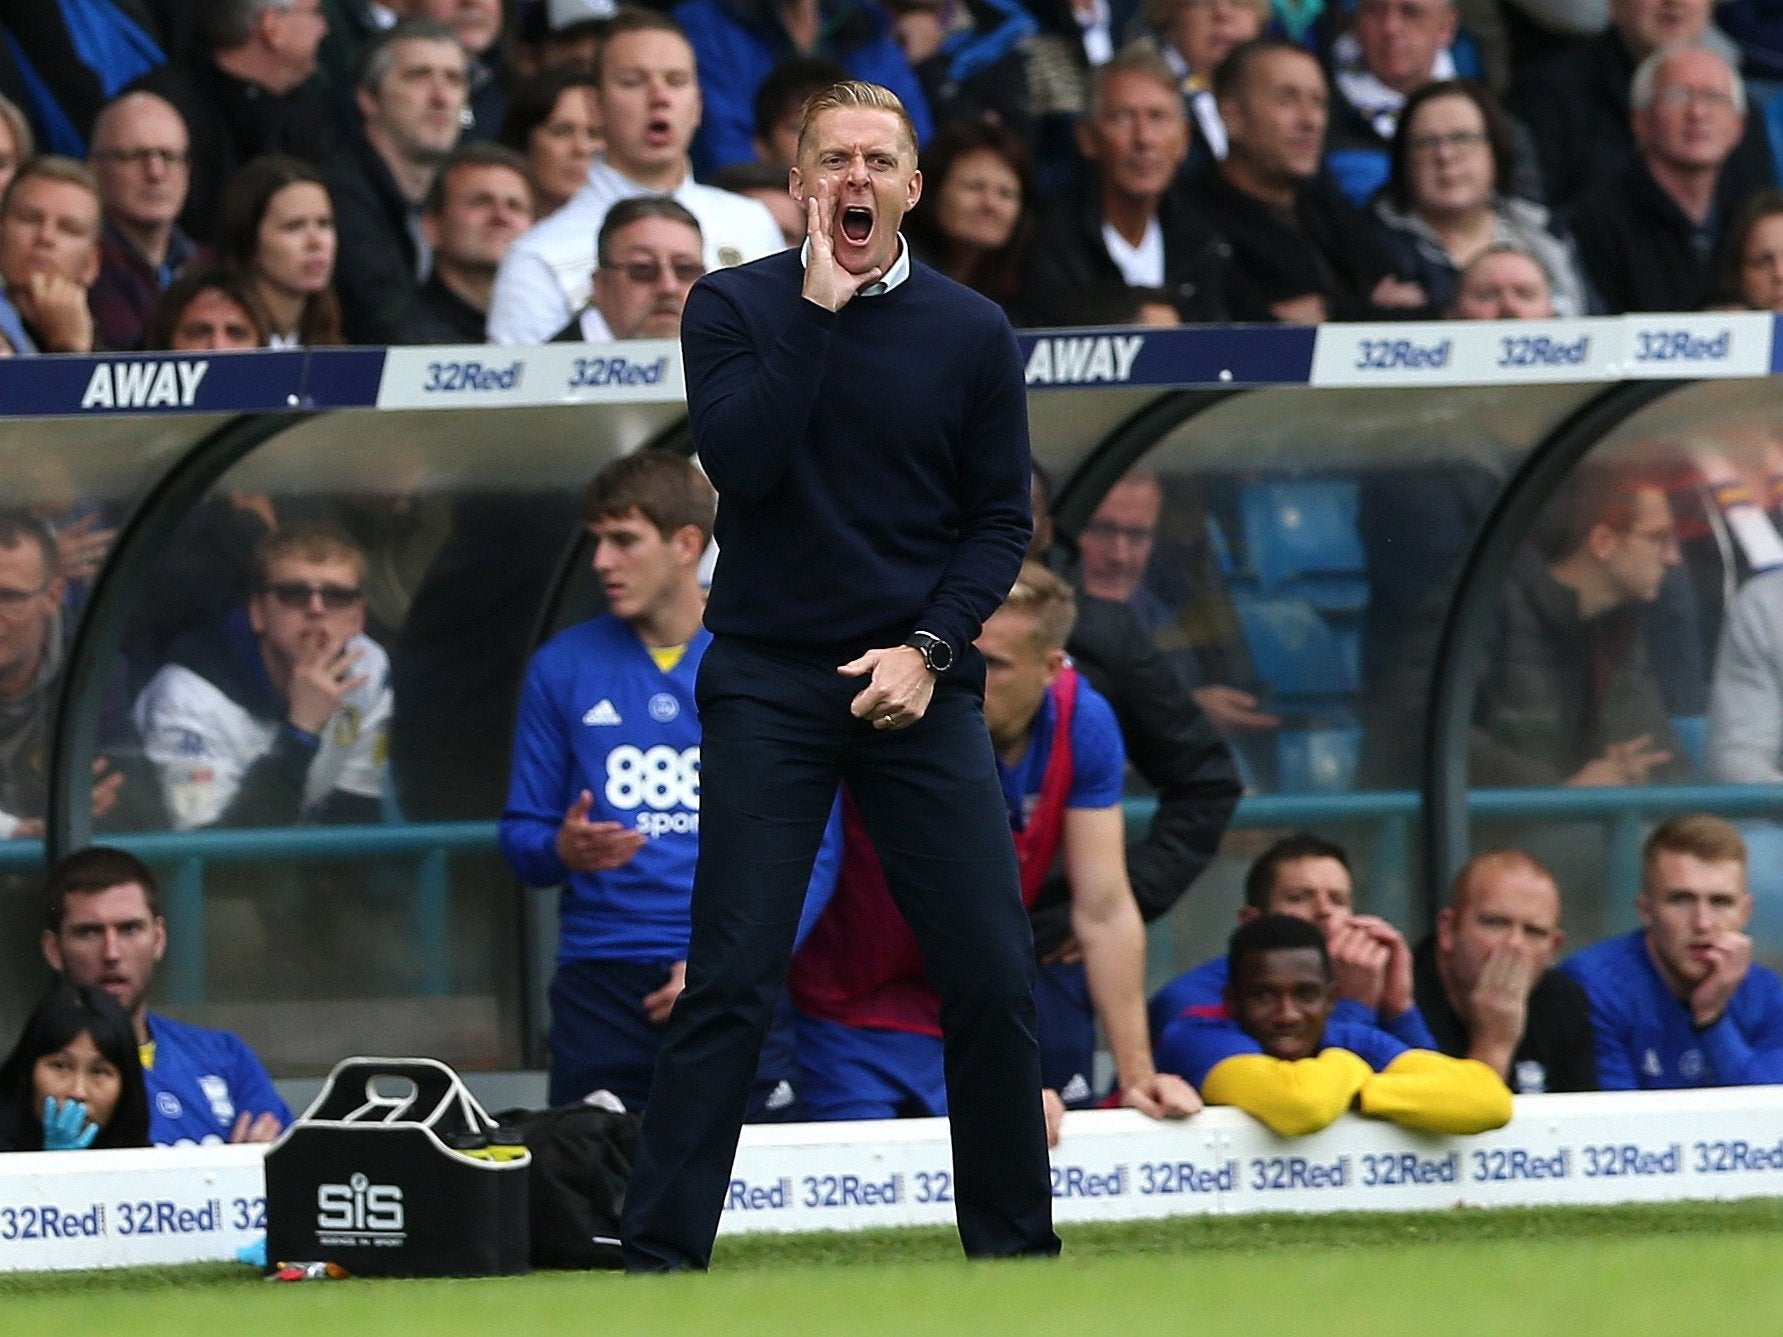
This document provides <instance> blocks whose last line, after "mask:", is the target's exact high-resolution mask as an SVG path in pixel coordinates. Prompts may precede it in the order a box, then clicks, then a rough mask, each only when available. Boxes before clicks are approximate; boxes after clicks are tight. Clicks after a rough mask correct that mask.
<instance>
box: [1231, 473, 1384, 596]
mask: <svg viewBox="0 0 1783 1337" xmlns="http://www.w3.org/2000/svg"><path fill="white" fill-rule="evenodd" d="M1358 505H1359V500H1358V492H1357V488H1356V484H1355V483H1354V482H1353V481H1351V480H1349V479H1338V478H1306V479H1294V480H1289V481H1283V482H1271V483H1252V484H1249V485H1248V486H1246V487H1245V488H1244V489H1243V490H1242V491H1241V492H1240V494H1239V499H1238V507H1239V522H1240V524H1241V525H1242V527H1243V531H1244V546H1245V553H1246V555H1247V558H1248V560H1249V566H1250V570H1251V573H1252V575H1253V576H1254V577H1255V579H1256V582H1257V589H1258V590H1259V592H1261V593H1263V594H1266V595H1268V594H1288V593H1291V594H1295V595H1298V596H1300V597H1301V598H1303V599H1306V600H1308V601H1309V602H1311V603H1312V604H1313V605H1314V606H1315V607H1318V608H1321V609H1326V610H1330V611H1341V612H1358V611H1360V610H1361V608H1362V607H1363V605H1364V604H1366V603H1367V602H1368V578H1367V567H1368V562H1367V558H1366V556H1365V555H1364V553H1363V551H1362V538H1361V534H1360V533H1359V531H1358V530H1357V526H1356V517H1357V510H1358Z"/></svg>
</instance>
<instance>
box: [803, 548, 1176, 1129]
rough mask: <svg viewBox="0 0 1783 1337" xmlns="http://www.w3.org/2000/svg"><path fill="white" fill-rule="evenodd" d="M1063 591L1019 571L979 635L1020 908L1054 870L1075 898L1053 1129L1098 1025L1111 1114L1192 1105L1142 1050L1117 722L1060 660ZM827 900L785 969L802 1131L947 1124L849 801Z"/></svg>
mask: <svg viewBox="0 0 1783 1337" xmlns="http://www.w3.org/2000/svg"><path fill="white" fill-rule="evenodd" d="M1075 617H1076V606H1075V601H1074V599H1073V596H1072V593H1071V589H1070V587H1069V586H1068V585H1066V584H1065V583H1064V582H1063V581H1062V580H1060V579H1059V578H1058V577H1057V576H1055V575H1053V574H1052V573H1051V572H1050V571H1048V570H1046V569H1045V568H1044V567H1042V566H1040V565H1038V564H1036V563H1034V562H1028V563H1027V564H1025V565H1024V566H1023V567H1022V572H1021V576H1020V578H1019V579H1018V580H1017V581H1016V584H1015V588H1014V589H1013V590H1012V591H1011V592H1010V595H1009V599H1008V601H1007V602H1006V603H1005V604H1004V605H1003V607H1002V608H1000V609H999V610H998V611H997V612H996V613H994V614H993V615H992V616H991V617H990V619H989V620H988V621H987V622H986V623H985V624H984V631H983V633H982V634H981V635H980V637H979V639H978V642H977V645H978V649H979V652H980V653H981V654H982V655H983V656H984V660H985V700H984V715H985V723H986V725H987V726H988V727H989V729H990V735H991V742H992V743H993V744H994V746H995V748H996V752H997V770H998V773H999V776H1000V778H1001V779H1002V782H1003V795H1004V799H1005V801H1006V802H1007V804H1008V808H1009V825H1010V830H1011V832H1012V834H1013V836H1014V839H1015V848H1016V855H1017V860H1018V862H1019V864H1020V868H1021V887H1022V897H1023V900H1024V901H1025V902H1031V901H1032V900H1033V898H1034V897H1035V895H1036V894H1038V892H1039V890H1040V884H1041V882H1042V881H1043V880H1044V878H1045V877H1046V874H1047V872H1048V871H1049V870H1050V869H1051V868H1052V866H1053V863H1054V861H1055V859H1060V858H1062V859H1063V861H1064V868H1065V872H1066V875H1067V878H1068V880H1069V882H1070V886H1071V919H1072V930H1073V932H1074V933H1075V935H1076V937H1077V939H1078V941H1079V942H1080V943H1081V944H1082V946H1083V961H1082V963H1081V964H1079V965H1073V966H1047V967H1045V968H1043V969H1042V971H1041V978H1040V983H1039V986H1038V989H1037V991H1036V998H1035V1001H1036V1003H1037V1004H1038V1007H1039V1014H1040V1026H1039V1030H1040V1046H1041V1075H1042V1080H1043V1082H1044V1084H1045V1086H1046V1087H1047V1089H1048V1091H1049V1093H1051V1094H1050V1095H1049V1098H1048V1102H1047V1104H1048V1112H1049V1115H1051V1116H1053V1117H1050V1118H1049V1130H1050V1131H1051V1132H1052V1133H1053V1135H1054V1137H1055V1138H1056V1135H1057V1127H1058V1121H1057V1115H1058V1114H1060V1113H1061V1112H1062V1110H1063V1107H1064V1105H1065V1104H1066V1103H1070V1104H1073V1105H1077V1104H1087V1103H1089V1102H1090V1100H1091V1099H1092V1097H1093V1095H1094V1094H1095V1093H1094V1091H1093V1076H1094V1075H1093V1070H1092V1060H1093V1057H1094V1049H1095V1022H1096V1020H1097V1019H1099V1020H1100V1021H1101V1023H1102V1028H1103V1031H1104V1033H1105V1035H1106V1037H1107V1041H1108V1047H1109V1049H1110V1050H1111V1051H1112V1053H1113V1055H1114V1062H1115V1069H1116V1074H1117V1076H1116V1085H1117V1089H1118V1091H1119V1093H1120V1103H1122V1104H1123V1105H1131V1106H1133V1107H1134V1108H1136V1109H1139V1110H1142V1111H1144V1112H1145V1113H1147V1114H1150V1115H1152V1116H1153V1117H1154V1118H1181V1117H1183V1116H1186V1115H1188V1114H1192V1113H1193V1112H1194V1111H1195V1110H1197V1109H1198V1108H1200V1101H1199V1099H1197V1097H1196V1096H1195V1093H1194V1091H1193V1089H1192V1088H1190V1087H1189V1085H1188V1084H1187V1083H1186V1082H1183V1081H1181V1080H1180V1079H1178V1078H1176V1077H1173V1076H1171V1075H1169V1074H1162V1075H1161V1074H1159V1073H1158V1072H1157V1070H1156V1069H1155V1068H1154V1067H1153V1066H1152V1059H1151V1051H1150V1045H1149V1043H1148V1041H1147V1038H1146V1025H1145V1014H1144V998H1143V978H1144V969H1145V931H1144V928H1143V926H1142V924H1141V922H1140V917H1139V910H1138V906H1137V905H1136V904H1135V902H1134V900H1133V893H1132V889H1131V888H1130V887H1129V886H1128V883H1127V869H1126V847H1125V839H1124V835H1123V818H1122V813H1121V807H1120V799H1121V782H1122V771H1123V769H1124V767H1125V762H1126V757H1125V750H1124V748H1123V747H1122V744H1121V736H1120V730H1119V727H1118V726H1117V725H1116V723H1115V718H1114V712H1113V710H1112V709H1111V708H1110V707H1109V705H1108V703H1107V701H1105V700H1104V699H1103V698H1102V697H1101V696H1100V695H1099V694H1098V693H1097V692H1096V690H1095V689H1094V688H1093V687H1091V686H1090V685H1089V684H1088V683H1087V682H1085V681H1084V680H1083V679H1081V678H1080V677H1079V676H1078V674H1077V671H1076V670H1075V669H1073V668H1072V667H1071V666H1070V665H1069V664H1068V663H1067V662H1066V658H1065V651H1064V646H1065V639H1066V637H1067V636H1068V635H1069V634H1070V631H1071V625H1072V623H1073V621H1074V620H1075ZM844 816H845V822H846V825H845V838H844V845H843V862H842V872H841V876H840V879H839V882H838V885H837V888H836V894H835V897H834V899H833V900H832V901H831V902H830V905H829V907H828V909H827V910H826V911H825V913H824V916H823V918H822V919H820V920H819V921H818V923H817V926H816V927H815V928H814V929H813V930H812V932H811V936H810V937H809V939H807V941H806V943H805V945H804V947H803V948H802V949H801V950H800V952H799V954H798V955H797V956H796V957H795V958H794V960H793V967H792V974H791V980H790V982H791V987H792V993H793V1000H794V1002H795V1003H796V1005H797V1007H798V1009H799V1017H798V1026H799V1049H800V1061H801V1065H802V1068H803V1070H804V1073H805V1083H806V1086H805V1088H804V1090H805V1092H806V1093H811V1092H814V1093H815V1097H814V1098H811V1097H810V1096H809V1095H808V1096H807V1101H806V1107H805V1113H806V1116H807V1117H809V1118H814V1119H870V1118H894V1117H898V1116H900V1115H942V1114H945V1113H946V1112H947V1096H946V1088H945V1084H944V1082H943V1074H942V1045H941V1038H940V1037H941V1025H940V1003H939V1000H938V999H937V997H936V995H935V992H934V990H933V989H932V988H931V987H930V985H929V982H928V978H927V976H926V974H925V972H924V970H923V962H922V957H921V954H920V953H919V951H918V950H917V945H916V939H915V937H914V936H913V935H912V934H911V932H910V930H909V928H908V927H907V926H906V924H905V922H904V919H903V917H902V915H901V914H900V913H899V911H898V908H897V906H896V904H895V903H894V902H893V899H892V895H891V893H890V891H889V890H888V888H887V885H886V880H885V876H884V873H883V871H882V870H881V868H880V866H879V860H878V857H877V855H875V853H874V851H873V847H872V844H871V842H870V841H869V840H868V838H867V835H866V831H865V829H864V828H863V827H862V825H861V823H860V821H859V819H858V818H857V817H856V816H855V815H854V812H853V808H852V805H851V804H847V803H846V801H845V806H844Z"/></svg>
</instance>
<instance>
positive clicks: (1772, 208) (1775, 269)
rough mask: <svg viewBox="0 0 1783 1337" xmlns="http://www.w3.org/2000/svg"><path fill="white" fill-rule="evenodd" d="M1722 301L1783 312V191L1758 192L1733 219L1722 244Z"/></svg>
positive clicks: (1754, 309)
mask: <svg viewBox="0 0 1783 1337" xmlns="http://www.w3.org/2000/svg"><path fill="white" fill-rule="evenodd" d="M1719 296H1720V300H1721V302H1722V303H1723V304H1725V305H1727V306H1733V307H1745V308H1747V309H1748V310H1752V311H1783V190H1778V189H1776V188H1775V187H1768V188H1766V189H1764V190H1761V191H1759V192H1757V193H1756V194H1755V195H1753V196H1752V198H1751V199H1749V200H1747V201H1746V203H1745V204H1744V205H1742V206H1741V208H1740V211H1739V213H1737V214H1735V215H1734V220H1733V223H1732V225H1731V226H1730V227H1729V228H1728V229H1727V237H1726V239H1725V240H1724V241H1723V242H1722V249H1721V274H1720V294H1719Z"/></svg>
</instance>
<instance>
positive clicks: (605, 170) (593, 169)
mask: <svg viewBox="0 0 1783 1337" xmlns="http://www.w3.org/2000/svg"><path fill="white" fill-rule="evenodd" d="M588 181H589V184H590V185H593V186H595V187H596V189H597V190H598V192H599V193H600V194H601V195H603V196H615V197H617V198H619V199H625V198H626V197H628V196H632V195H667V196H669V197H670V198H671V199H677V200H678V199H680V198H681V197H682V194H683V192H684V191H686V189H687V187H688V186H690V185H692V184H693V173H692V172H691V171H690V170H688V168H687V166H686V165H685V164H683V166H682V169H681V179H680V180H679V181H677V182H676V183H675V184H674V186H673V187H672V188H671V189H669V190H661V189H659V188H657V187H656V186H646V185H645V184H644V183H643V182H642V181H639V180H637V179H636V178H634V177H629V176H627V175H626V174H625V173H624V172H622V171H620V170H619V169H618V168H617V167H615V166H613V164H612V163H610V162H608V161H607V155H606V154H604V153H597V154H595V156H594V159H593V161H591V162H590V163H589V164H588ZM586 188H587V187H584V189H586Z"/></svg>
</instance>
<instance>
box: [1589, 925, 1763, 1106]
mask: <svg viewBox="0 0 1783 1337" xmlns="http://www.w3.org/2000/svg"><path fill="white" fill-rule="evenodd" d="M1560 969H1561V970H1562V971H1563V972H1565V973H1566V974H1568V975H1571V976H1572V977H1573V978H1574V979H1575V980H1577V981H1578V982H1579V983H1580V984H1581V985H1583V986H1584V988H1585V993H1586V994H1587V995H1588V996H1589V997H1590V999H1591V1030H1592V1033H1593V1035H1594V1037H1595V1039H1596V1047H1597V1084H1598V1087H1599V1089H1600V1090H1604V1091H1633V1090H1671V1089H1676V1088H1679V1087H1699V1086H1758V1085H1763V1084H1766V1083H1770V1082H1783V981H1779V980H1778V978H1777V975H1776V973H1775V972H1774V971H1772V970H1770V969H1768V968H1766V967H1764V966H1761V965H1756V964H1754V965H1753V966H1752V968H1751V969H1750V970H1748V971H1747V972H1746V978H1745V979H1744V980H1742V981H1741V982H1740V987H1739V988H1738V989H1736V990H1735V991H1734V995H1733V998H1732V999H1731V1000H1730V1001H1729V1002H1728V1005H1727V1009H1726V1010H1725V1011H1724V1012H1723V1013H1722V1014H1721V1017H1720V1019H1719V1020H1718V1021H1716V1022H1715V1024H1714V1025H1712V1026H1707V1027H1705V1028H1703V1029H1702V1030H1698V1029H1697V1028H1696V1024H1695V1022H1694V1020H1693V1019H1692V1017H1691V1015H1690V1009H1689V1008H1688V1007H1687V1006H1686V1005H1685V1004H1684V1003H1683V1002H1682V1001H1681V1000H1680V999H1678V998H1677V997H1676V996H1675V995H1674V994H1673V993H1672V991H1671V989H1670V988H1668V987H1667V986H1666V983H1665V981H1664V979H1662V978H1661V977H1660V974H1659V971H1658V968H1657V967H1655V966H1654V964H1653V958H1652V957H1651V956H1649V955H1648V953H1647V935H1646V932H1645V930H1642V929H1636V930H1635V931H1634V932H1632V933H1625V934H1622V935H1621V936H1620V937H1615V938H1608V939H1605V940H1604V941H1603V942H1599V943H1594V944H1592V945H1591V946H1590V947H1587V948H1585V949H1584V950H1583V951H1579V952H1575V953H1574V954H1573V955H1572V956H1570V957H1568V958H1567V959H1566V961H1565V962H1564V963H1562V965H1561V967H1560Z"/></svg>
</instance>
